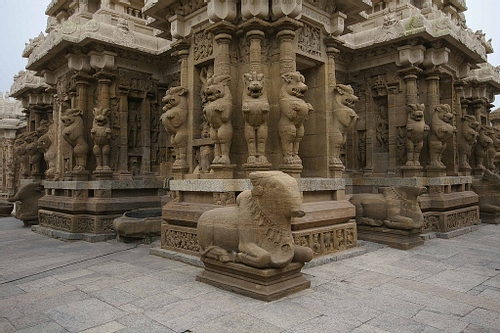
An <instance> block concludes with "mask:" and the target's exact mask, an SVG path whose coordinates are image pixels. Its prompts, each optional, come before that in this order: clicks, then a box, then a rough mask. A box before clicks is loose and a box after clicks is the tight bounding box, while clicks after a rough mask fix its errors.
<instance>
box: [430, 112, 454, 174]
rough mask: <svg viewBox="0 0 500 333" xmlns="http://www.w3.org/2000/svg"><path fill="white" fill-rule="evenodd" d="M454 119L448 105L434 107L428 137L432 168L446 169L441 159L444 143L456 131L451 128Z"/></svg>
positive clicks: (444, 147)
mask: <svg viewBox="0 0 500 333" xmlns="http://www.w3.org/2000/svg"><path fill="white" fill-rule="evenodd" d="M454 117H455V116H454V115H453V113H451V108H450V106H449V105H448V104H441V105H436V107H435V108H434V113H433V114H432V122H431V134H430V135H429V153H430V155H431V156H430V157H431V162H430V165H431V166H433V167H438V168H443V169H444V168H446V166H445V165H444V163H443V162H442V161H441V158H442V156H443V152H444V150H445V149H446V146H447V144H446V141H447V140H448V139H449V138H451V136H452V135H453V133H455V132H456V131H457V128H456V127H455V126H453V118H454Z"/></svg>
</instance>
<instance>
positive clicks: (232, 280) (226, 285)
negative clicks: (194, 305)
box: [196, 258, 311, 302]
mask: <svg viewBox="0 0 500 333" xmlns="http://www.w3.org/2000/svg"><path fill="white" fill-rule="evenodd" d="M203 263H204V264H205V270H204V271H203V272H201V273H200V274H199V275H198V276H197V277H196V281H200V282H204V283H207V284H210V285H212V286H215V287H218V288H221V289H224V290H229V291H232V292H235V293H238V294H242V295H245V296H248V297H252V298H255V299H259V300H262V301H266V302H270V301H274V300H277V299H280V298H283V297H285V296H288V295H290V294H293V293H296V292H298V291H301V290H304V289H307V288H309V287H310V286H311V281H309V280H307V279H305V278H304V277H303V276H302V272H301V269H302V267H303V266H304V264H299V263H290V264H289V265H288V266H287V267H285V268H281V269H277V268H266V269H257V268H253V267H249V266H246V265H242V264H238V263H232V262H230V263H221V262H219V261H216V260H212V259H208V258H205V259H203Z"/></svg>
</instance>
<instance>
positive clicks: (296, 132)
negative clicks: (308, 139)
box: [278, 72, 314, 165]
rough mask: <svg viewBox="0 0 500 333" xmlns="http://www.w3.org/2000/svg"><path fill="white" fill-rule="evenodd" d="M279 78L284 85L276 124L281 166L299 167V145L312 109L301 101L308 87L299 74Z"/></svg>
mask: <svg viewBox="0 0 500 333" xmlns="http://www.w3.org/2000/svg"><path fill="white" fill-rule="evenodd" d="M281 78H282V79H283V80H284V83H283V85H282V86H281V90H280V109H281V117H280V120H279V122H278V132H279V137H280V141H281V149H282V153H283V164H291V165H301V164H302V160H301V159H300V157H299V145H300V141H302V138H303V137H304V122H305V121H306V120H307V118H308V117H309V114H310V113H312V112H313V111H314V108H313V106H312V105H311V104H309V103H306V102H305V101H304V100H303V99H302V97H303V96H304V94H305V92H306V91H307V89H308V87H307V85H306V84H305V78H304V76H303V75H302V74H300V72H290V73H285V74H283V75H281Z"/></svg>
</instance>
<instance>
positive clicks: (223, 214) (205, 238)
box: [198, 171, 313, 268]
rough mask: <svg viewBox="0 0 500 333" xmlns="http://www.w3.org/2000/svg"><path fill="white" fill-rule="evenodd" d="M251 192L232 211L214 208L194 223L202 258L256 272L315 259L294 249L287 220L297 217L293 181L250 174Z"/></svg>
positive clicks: (280, 174)
mask: <svg viewBox="0 0 500 333" xmlns="http://www.w3.org/2000/svg"><path fill="white" fill-rule="evenodd" d="M250 181H251V182H252V185H253V189H252V190H247V191H244V192H242V193H241V194H240V195H238V197H237V198H236V205H235V206H228V207H224V208H218V209H213V210H210V211H208V212H205V213H203V214H202V215H201V216H200V218H199V220H198V241H199V244H200V248H201V250H200V252H201V256H202V258H204V257H206V258H212V259H216V260H219V261H221V262H238V263H242V264H245V265H248V266H252V267H256V268H282V267H285V266H287V265H288V264H289V263H290V262H292V261H294V262H302V263H304V262H307V261H310V260H311V259H312V257H313V252H312V250H311V249H310V248H308V247H302V246H298V245H295V244H294V240H293V237H292V231H291V219H292V217H294V216H297V217H301V216H304V215H305V213H304V212H303V211H302V210H301V208H300V206H301V204H302V197H301V193H300V191H299V187H298V184H297V181H296V180H295V179H294V178H293V177H291V176H289V175H287V174H285V173H283V172H280V171H257V172H252V173H251V174H250Z"/></svg>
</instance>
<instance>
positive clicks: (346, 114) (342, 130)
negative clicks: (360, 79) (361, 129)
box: [329, 84, 359, 166]
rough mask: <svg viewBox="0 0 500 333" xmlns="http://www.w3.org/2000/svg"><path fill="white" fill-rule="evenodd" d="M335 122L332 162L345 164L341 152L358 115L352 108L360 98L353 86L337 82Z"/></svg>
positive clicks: (332, 140) (333, 127)
mask: <svg viewBox="0 0 500 333" xmlns="http://www.w3.org/2000/svg"><path fill="white" fill-rule="evenodd" d="M333 96H334V99H333V122H332V127H331V130H330V133H329V134H330V135H329V138H330V150H331V151H330V162H329V163H330V164H331V165H340V166H343V164H342V160H341V159H340V152H341V150H342V146H344V144H345V142H346V140H347V131H348V129H349V128H351V127H352V126H353V125H354V123H355V122H356V119H358V115H357V114H356V112H355V111H354V110H353V109H352V108H353V106H354V104H355V103H356V102H357V101H358V100H359V98H358V97H357V96H355V95H354V90H353V89H352V87H351V86H346V85H343V84H337V86H336V87H335V88H334V90H333Z"/></svg>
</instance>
